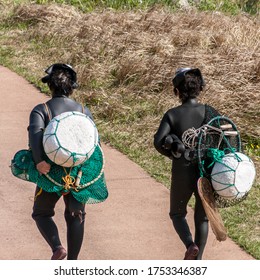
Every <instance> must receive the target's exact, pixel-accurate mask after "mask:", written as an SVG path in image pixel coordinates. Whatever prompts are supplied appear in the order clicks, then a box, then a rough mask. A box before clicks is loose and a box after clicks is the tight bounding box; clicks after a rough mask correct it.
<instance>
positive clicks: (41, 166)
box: [36, 160, 51, 175]
mask: <svg viewBox="0 0 260 280" xmlns="http://www.w3.org/2000/svg"><path fill="white" fill-rule="evenodd" d="M36 169H37V170H38V171H39V172H40V174H44V175H46V174H47V173H49V172H50V169H51V165H50V164H49V163H47V162H46V161H45V160H43V161H41V162H39V163H38V164H36Z"/></svg>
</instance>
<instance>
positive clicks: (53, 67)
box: [42, 63, 78, 89]
mask: <svg viewBox="0 0 260 280" xmlns="http://www.w3.org/2000/svg"><path fill="white" fill-rule="evenodd" d="M56 70H66V71H68V72H69V73H70V75H71V80H72V88H74V89H75V88H77V87H78V83H77V73H76V72H75V71H74V70H73V68H72V67H71V66H70V65H69V64H63V63H55V64H52V65H51V66H50V67H48V68H47V69H46V70H45V72H46V73H47V74H48V75H47V76H45V77H43V78H42V82H43V83H48V81H49V80H50V77H51V75H52V74H53V73H54V72H55V71H56Z"/></svg>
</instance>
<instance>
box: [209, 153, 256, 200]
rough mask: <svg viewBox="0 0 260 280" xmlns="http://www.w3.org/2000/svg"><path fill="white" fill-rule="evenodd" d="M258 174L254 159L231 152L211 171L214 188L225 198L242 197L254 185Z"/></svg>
mask: <svg viewBox="0 0 260 280" xmlns="http://www.w3.org/2000/svg"><path fill="white" fill-rule="evenodd" d="M255 175H256V170H255V166H254V163H253V161H252V160H251V159H250V158H249V157H248V156H246V155H245V154H242V153H238V152H237V153H229V154H226V155H225V156H224V157H223V158H222V162H221V163H220V162H216V163H215V164H214V167H213V169H212V172H211V182H212V186H213V188H214V190H215V191H216V192H217V193H218V195H219V196H221V197H223V198H225V199H239V198H242V197H243V196H244V195H245V194H246V193H247V192H248V191H249V190H250V189H251V187H252V185H253V182H254V179H255Z"/></svg>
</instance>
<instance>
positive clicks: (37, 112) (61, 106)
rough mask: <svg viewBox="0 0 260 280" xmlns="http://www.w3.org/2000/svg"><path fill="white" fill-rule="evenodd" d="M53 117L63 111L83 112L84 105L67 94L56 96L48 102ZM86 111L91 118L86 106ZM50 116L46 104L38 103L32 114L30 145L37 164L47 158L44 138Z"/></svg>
mask: <svg viewBox="0 0 260 280" xmlns="http://www.w3.org/2000/svg"><path fill="white" fill-rule="evenodd" d="M46 104H47V106H48V108H49V111H50V114H51V118H54V117H56V116H58V115H60V114H61V113H64V112H70V111H78V112H82V111H83V109H82V105H81V104H79V103H77V102H76V101H74V100H72V99H70V98H68V97H66V96H55V97H53V98H52V99H50V100H49V101H48V102H47V103H46ZM84 113H85V114H86V115H87V116H89V117H90V118H91V119H93V118H92V115H91V113H90V111H89V109H88V108H87V107H85V108H84ZM49 121H50V118H49V116H48V112H47V110H46V108H45V105H44V104H39V105H37V106H36V107H35V108H34V109H33V110H32V112H31V114H30V124H29V127H28V130H29V146H30V148H31V149H32V154H33V159H34V162H35V163H36V164H37V163H39V162H41V161H43V160H46V155H45V153H44V149H43V144H42V138H43V133H44V129H45V127H46V126H47V124H48V123H49Z"/></svg>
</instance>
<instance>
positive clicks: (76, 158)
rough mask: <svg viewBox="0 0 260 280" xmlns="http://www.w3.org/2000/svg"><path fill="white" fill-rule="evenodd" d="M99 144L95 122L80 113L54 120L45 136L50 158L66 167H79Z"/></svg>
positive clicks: (45, 145)
mask: <svg viewBox="0 0 260 280" xmlns="http://www.w3.org/2000/svg"><path fill="white" fill-rule="evenodd" d="M97 144H98V131H97V128H96V126H95V124H94V122H93V121H92V120H91V119H90V118H89V117H88V116H86V115H84V114H82V113H80V112H74V111H73V112H65V113H62V114H60V115H58V116H56V117H55V118H53V119H52V120H51V121H50V122H49V124H48V125H47V127H46V129H45V131H44V134H43V148H44V151H45V153H46V155H47V156H48V158H49V159H50V160H51V161H52V162H54V163H55V164H57V165H61V166H64V167H72V166H77V165H79V164H81V163H83V162H84V161H85V160H87V159H88V158H90V156H91V155H92V153H93V152H94V150H95V147H96V146H97Z"/></svg>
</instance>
